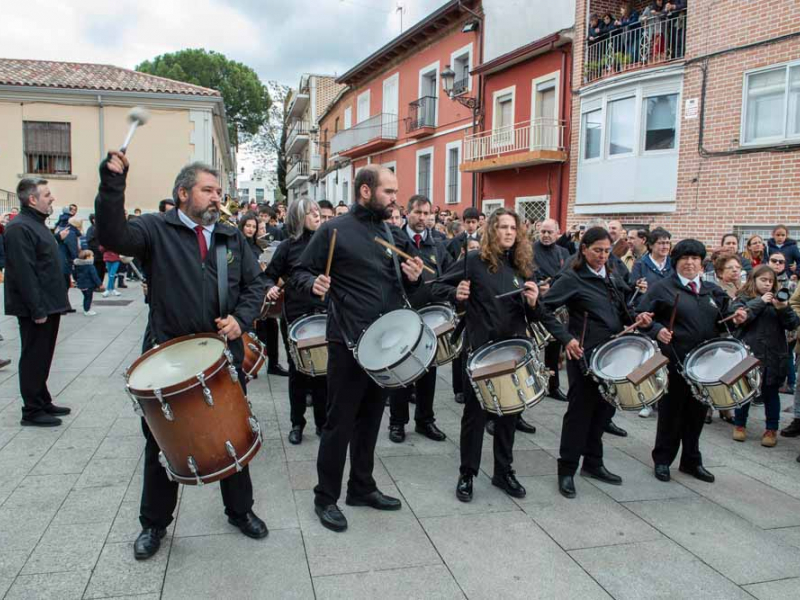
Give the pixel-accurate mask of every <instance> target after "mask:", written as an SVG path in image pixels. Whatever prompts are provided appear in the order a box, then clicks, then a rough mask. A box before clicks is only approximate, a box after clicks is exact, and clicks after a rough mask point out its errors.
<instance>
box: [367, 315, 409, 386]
mask: <svg viewBox="0 0 800 600" xmlns="http://www.w3.org/2000/svg"><path fill="white" fill-rule="evenodd" d="M421 333H422V319H421V318H420V316H419V315H418V314H417V313H415V312H414V311H413V310H408V309H406V308H401V309H399V310H393V311H392V312H390V313H387V314H385V315H383V316H382V317H381V318H379V319H378V320H377V321H375V322H374V323H373V324H372V325H370V326H369V327H367V329H366V331H364V333H363V334H362V336H361V339H360V340H359V341H358V362H359V363H361V366H362V367H364V368H365V369H368V370H370V371H379V370H381V369H385V368H387V367H390V366H391V365H394V364H397V363H398V362H400V361H401V360H402V359H403V358H405V357H406V356H408V354H409V352H410V351H411V349H412V348H414V346H415V345H416V344H417V341H418V340H419V336H420V334H421Z"/></svg>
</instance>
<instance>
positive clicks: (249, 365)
mask: <svg viewBox="0 0 800 600" xmlns="http://www.w3.org/2000/svg"><path fill="white" fill-rule="evenodd" d="M242 343H243V344H244V360H243V361H242V371H243V372H244V376H245V377H246V378H247V381H250V380H251V379H252V378H253V377H255V376H256V375H258V372H259V371H260V370H261V367H263V366H264V361H265V360H266V359H267V348H266V346H264V344H263V343H261V340H259V339H258V338H257V337H256V335H255V334H254V333H250V332H249V331H245V332H244V333H243V334H242Z"/></svg>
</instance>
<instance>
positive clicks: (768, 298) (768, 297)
mask: <svg viewBox="0 0 800 600" xmlns="http://www.w3.org/2000/svg"><path fill="white" fill-rule="evenodd" d="M773 298H775V296H774V295H773V294H772V292H767V293H766V294H764V295H763V296H761V300H762V301H763V302H764V304H772V300H773Z"/></svg>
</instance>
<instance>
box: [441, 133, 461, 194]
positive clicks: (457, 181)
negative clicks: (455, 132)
mask: <svg viewBox="0 0 800 600" xmlns="http://www.w3.org/2000/svg"><path fill="white" fill-rule="evenodd" d="M445 149H446V152H447V159H446V164H445V195H444V198H445V203H447V204H458V203H459V202H461V171H459V169H458V166H459V165H460V164H461V142H460V141H458V142H451V143H449V144H447V146H446V148H445Z"/></svg>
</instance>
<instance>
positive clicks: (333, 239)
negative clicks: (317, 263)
mask: <svg viewBox="0 0 800 600" xmlns="http://www.w3.org/2000/svg"><path fill="white" fill-rule="evenodd" d="M337 231H338V230H337V229H336V228H334V229H333V235H332V236H331V245H330V246H328V264H327V265H325V277H330V275H331V265H332V264H333V249H334V248H335V247H336V232H337ZM325 296H327V294H325ZM325 296H322V299H323V300H325Z"/></svg>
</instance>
